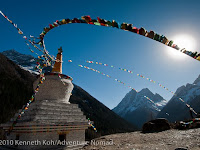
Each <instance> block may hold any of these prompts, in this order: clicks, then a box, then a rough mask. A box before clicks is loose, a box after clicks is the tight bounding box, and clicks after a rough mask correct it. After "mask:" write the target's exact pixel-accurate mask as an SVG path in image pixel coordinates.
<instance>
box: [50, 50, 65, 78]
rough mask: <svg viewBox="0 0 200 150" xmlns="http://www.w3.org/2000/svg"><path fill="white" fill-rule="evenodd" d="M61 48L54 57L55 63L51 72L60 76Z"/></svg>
mask: <svg viewBox="0 0 200 150" xmlns="http://www.w3.org/2000/svg"><path fill="white" fill-rule="evenodd" d="M62 52H63V51H62V47H60V48H59V49H58V54H57V56H56V59H57V61H56V62H55V64H54V66H53V69H52V72H56V73H61V74H62Z"/></svg>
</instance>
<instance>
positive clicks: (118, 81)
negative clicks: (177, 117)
mask: <svg viewBox="0 0 200 150" xmlns="http://www.w3.org/2000/svg"><path fill="white" fill-rule="evenodd" d="M78 66H79V67H81V68H85V69H88V70H92V71H95V72H97V73H101V72H100V71H98V70H95V69H93V68H90V67H87V66H83V65H78ZM101 74H102V75H105V74H104V73H101ZM106 76H107V77H109V78H111V76H109V75H106ZM114 80H115V81H117V82H119V83H121V84H123V85H126V84H125V83H124V82H122V81H120V80H118V79H114ZM127 87H128V88H130V89H132V90H134V91H136V92H137V93H138V92H139V91H138V90H136V89H134V88H132V87H131V86H129V85H127ZM144 97H145V98H146V99H148V100H149V101H150V102H152V103H153V104H154V105H156V106H158V105H157V104H156V103H154V101H153V100H151V99H150V98H148V97H147V96H144ZM156 106H155V107H156ZM156 109H157V110H158V111H160V109H158V108H157V107H156Z"/></svg>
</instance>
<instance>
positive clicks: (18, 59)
mask: <svg viewBox="0 0 200 150" xmlns="http://www.w3.org/2000/svg"><path fill="white" fill-rule="evenodd" d="M2 54H3V55H5V56H6V57H8V58H9V59H10V60H12V61H13V62H14V63H16V64H17V65H19V66H20V67H21V68H23V69H25V70H27V71H29V72H31V73H35V74H37V73H36V72H35V69H34V68H35V66H36V62H37V58H35V57H33V56H32V55H26V54H21V53H19V52H17V51H15V50H14V49H12V50H7V51H3V52H2Z"/></svg>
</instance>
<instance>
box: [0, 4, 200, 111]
mask: <svg viewBox="0 0 200 150" xmlns="http://www.w3.org/2000/svg"><path fill="white" fill-rule="evenodd" d="M199 6H200V1H198V0H176V1H174V0H168V1H161V0H137V1H136V0H125V1H120V0H115V1H111V0H110V1H109V0H101V1H97V0H96V1H94V0H90V1H87V0H85V1H82V0H73V1H69V0H57V1H53V0H48V1H46V0H43V1H39V0H35V1H27V0H19V1H14V0H13V1H11V0H7V1H1V2H0V10H1V11H2V12H4V13H5V14H6V15H7V16H8V17H9V18H10V19H11V20H12V21H13V22H14V23H16V24H18V27H19V28H21V30H22V31H23V32H24V33H25V34H26V35H33V36H39V34H40V33H41V31H42V30H43V28H44V27H45V26H48V24H50V23H53V22H54V21H56V20H58V19H63V18H71V19H73V18H75V17H77V18H80V17H81V16H83V15H90V16H91V17H92V18H96V17H101V18H104V19H106V20H112V19H114V20H116V21H117V22H119V23H122V22H127V23H132V24H133V26H136V27H138V28H140V27H144V28H145V29H147V30H148V31H149V30H153V31H155V32H157V33H159V34H163V35H165V36H166V37H168V38H169V39H172V40H173V38H176V37H177V36H178V37H179V39H180V40H181V39H182V38H183V37H184V38H186V39H187V38H189V37H190V39H189V40H188V42H185V43H186V44H188V43H190V44H191V45H192V46H193V49H191V50H192V51H198V52H200V44H199V42H198V40H199V31H198V30H199V26H200V20H199V18H200V9H199ZM182 35H184V36H182ZM0 41H1V42H0V52H2V51H4V50H9V49H15V50H17V51H19V52H21V53H25V54H31V55H33V54H32V53H31V52H30V51H29V50H28V48H27V46H26V44H25V43H24V40H23V39H22V38H21V36H20V35H19V34H18V33H17V31H16V29H15V28H14V27H13V26H12V25H11V24H10V23H9V22H7V21H6V20H5V19H4V18H3V17H2V16H0ZM45 44H46V47H47V50H48V51H49V52H50V53H51V54H52V55H56V53H57V48H59V47H60V46H62V47H63V51H64V52H63V55H64V67H63V70H64V71H63V73H64V74H67V75H70V76H72V77H73V79H74V80H73V83H75V84H77V85H79V86H81V87H82V88H83V89H85V90H86V91H88V92H89V93H90V94H91V95H92V96H94V97H95V98H97V99H98V100H99V101H100V102H102V103H104V104H105V105H106V106H108V107H109V108H113V107H115V106H116V105H117V104H118V103H119V102H120V101H121V100H122V98H123V97H124V96H125V94H126V93H128V92H129V91H130V89H129V88H127V87H126V86H123V85H122V84H120V83H118V82H116V81H114V79H115V78H117V79H119V80H121V81H123V82H125V83H126V84H127V85H130V86H132V87H133V88H135V89H137V90H141V89H143V88H146V87H147V88H149V89H150V90H151V91H152V92H153V93H159V94H160V95H161V96H163V97H164V98H165V99H166V100H169V99H170V98H171V97H172V94H170V93H169V92H167V91H166V90H164V89H163V88H160V87H159V86H158V85H155V84H153V83H151V82H149V81H147V80H144V79H142V78H140V77H137V76H136V74H137V73H139V74H142V75H144V76H146V77H149V78H151V79H153V80H155V81H157V82H159V83H161V84H162V85H164V86H166V87H167V88H169V89H170V90H172V91H176V89H177V88H178V87H180V86H182V85H185V84H187V83H192V82H193V81H194V80H195V79H196V78H197V77H198V75H199V74H200V71H199V68H200V62H199V61H196V60H194V59H192V58H191V57H189V56H185V55H184V54H183V55H175V54H173V52H174V51H175V50H174V49H172V48H170V47H167V46H165V45H163V44H161V43H159V42H156V41H153V40H151V39H149V38H146V37H143V36H140V35H137V34H134V33H130V32H127V31H123V30H119V29H115V28H109V27H101V26H92V25H87V24H68V25H63V26H60V27H58V28H55V29H53V30H51V31H50V32H49V33H48V34H47V35H46V37H45ZM33 56H35V55H33ZM69 59H71V60H73V63H68V62H67V60H69ZM86 60H94V61H98V62H102V63H107V64H109V65H113V66H116V68H109V67H104V66H98V65H94V64H93V65H91V64H87V63H85V61H86ZM78 64H83V65H86V66H88V67H92V68H94V69H97V70H99V71H101V72H104V73H105V74H109V75H110V76H111V77H112V78H111V79H110V78H107V77H105V76H103V75H100V74H97V73H95V72H92V71H90V70H86V69H83V68H79V67H77V65H78ZM118 67H121V68H126V69H129V70H132V71H133V72H134V74H128V73H126V72H123V71H120V70H119V69H117V68H118Z"/></svg>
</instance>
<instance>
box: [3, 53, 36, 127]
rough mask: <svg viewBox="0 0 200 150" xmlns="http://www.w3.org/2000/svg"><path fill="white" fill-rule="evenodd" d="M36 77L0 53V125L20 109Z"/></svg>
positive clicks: (31, 90) (31, 91) (30, 92)
mask: <svg viewBox="0 0 200 150" xmlns="http://www.w3.org/2000/svg"><path fill="white" fill-rule="evenodd" d="M35 79H36V77H35V76H34V75H32V74H30V73H29V72H28V71H25V70H23V69H21V68H20V67H19V66H18V65H16V64H15V63H14V62H13V61H11V60H9V59H8V58H7V57H6V56H4V55H3V54H1V53H0V113H1V114H2V115H1V116H0V123H2V122H6V121H8V120H9V118H11V117H12V116H13V115H14V114H15V112H16V111H17V110H18V109H21V108H22V106H23V105H24V104H26V103H27V100H28V99H29V98H30V97H31V95H32V93H33V87H32V84H33V82H34V80H35Z"/></svg>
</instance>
